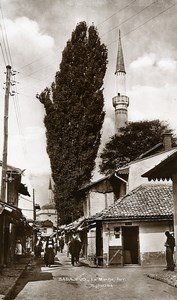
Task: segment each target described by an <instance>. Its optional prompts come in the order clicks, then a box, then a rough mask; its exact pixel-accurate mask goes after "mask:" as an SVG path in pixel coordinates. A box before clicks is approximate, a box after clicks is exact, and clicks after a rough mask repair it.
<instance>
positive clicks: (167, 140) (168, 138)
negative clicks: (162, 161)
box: [162, 132, 172, 151]
mask: <svg viewBox="0 0 177 300" xmlns="http://www.w3.org/2000/svg"><path fill="white" fill-rule="evenodd" d="M162 136H163V147H164V150H165V151H166V150H170V149H171V148H172V133H169V132H166V133H164V134H163V135H162Z"/></svg>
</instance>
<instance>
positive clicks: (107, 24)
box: [0, 0, 177, 213]
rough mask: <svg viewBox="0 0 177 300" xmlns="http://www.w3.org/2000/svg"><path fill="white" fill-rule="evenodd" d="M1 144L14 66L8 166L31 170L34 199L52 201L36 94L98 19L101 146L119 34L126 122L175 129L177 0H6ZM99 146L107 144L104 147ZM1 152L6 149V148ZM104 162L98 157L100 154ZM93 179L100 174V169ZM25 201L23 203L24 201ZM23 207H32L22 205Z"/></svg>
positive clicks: (110, 130) (109, 127)
mask: <svg viewBox="0 0 177 300" xmlns="http://www.w3.org/2000/svg"><path fill="white" fill-rule="evenodd" d="M0 3H1V11H0V26H1V27H0V30H1V35H0V43H1V48H0V97H1V101H0V122H1V123H2V124H1V126H0V149H2V147H3V146H2V145H3V114H4V108H3V107H4V93H5V90H4V84H3V83H4V82H5V76H6V75H5V73H4V72H5V71H6V65H8V64H9V65H11V66H12V70H13V71H15V72H13V74H15V75H13V76H12V77H11V79H12V81H15V86H12V87H11V90H12V91H15V96H10V99H9V122H8V123H9V130H8V132H9V133H8V164H10V165H13V166H15V167H18V168H21V169H22V170H23V169H26V171H25V172H24V176H23V177H22V182H23V183H25V184H27V186H28V189H29V192H30V194H31V198H28V199H27V198H26V199H21V204H20V205H21V207H22V208H24V207H25V208H26V209H28V208H29V212H30V208H31V202H30V201H32V194H33V190H34V191H35V201H36V202H37V203H39V204H44V203H46V202H47V201H48V182H49V178H50V176H51V171H50V161H49V158H48V155H47V152H46V136H45V126H44V124H43V119H44V116H45V111H44V107H43V105H42V104H41V103H40V102H39V101H38V99H36V94H37V93H39V94H40V93H41V92H42V91H43V90H44V88H45V87H46V86H48V87H50V85H51V83H52V82H53V80H54V76H55V73H56V72H57V71H58V70H59V65H60V62H61V59H62V51H63V50H64V48H65V46H66V43H67V41H68V40H69V39H70V37H71V33H72V31H73V30H74V29H75V28H76V25H77V24H78V23H79V22H81V21H85V22H86V23H87V25H88V26H90V25H92V24H94V25H95V26H96V27H97V30H98V34H99V36H100V38H101V42H103V43H104V44H105V45H106V47H107V49H108V65H107V71H106V75H105V79H104V86H103V88H104V101H105V107H104V109H105V112H106V116H105V120H104V124H103V128H102V144H101V148H100V149H102V148H103V146H104V144H105V142H108V141H109V138H110V137H111V136H112V135H113V134H114V132H115V131H114V122H115V118H114V108H113V106H112V98H113V97H114V96H116V76H115V74H114V72H115V67H116V57H117V47H118V32H119V29H120V31H121V37H122V47H123V53H124V62H125V69H126V94H127V96H128V97H129V102H130V104H129V107H128V120H129V121H140V120H152V119H160V120H161V121H167V122H168V123H169V125H170V127H171V128H173V129H174V130H175V132H176V133H177V118H176V108H177V33H176V32H177V30H176V14H177V0H171V1H166V0H156V1H155V0H154V1H153V0H134V1H133V0H89V1H88V0H1V1H0ZM100 151H101V150H100ZM0 153H1V150H0ZM97 161H98V160H97ZM93 175H94V176H93V179H94V180H96V179H98V178H99V177H100V174H99V173H98V169H97V168H96V171H95V172H94V173H93ZM23 200H24V201H23ZM24 213H27V212H26V211H25V210H24Z"/></svg>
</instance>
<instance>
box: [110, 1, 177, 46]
mask: <svg viewBox="0 0 177 300" xmlns="http://www.w3.org/2000/svg"><path fill="white" fill-rule="evenodd" d="M176 5H177V3H175V4H173V5H171V6H170V7H168V8H167V9H165V10H163V11H161V12H160V13H158V14H157V15H155V16H154V17H152V18H150V19H148V20H147V21H145V22H144V23H142V24H140V25H139V26H137V27H135V28H134V29H132V30H130V31H129V32H127V33H126V34H124V35H123V36H122V38H124V37H125V36H127V35H128V34H130V33H132V32H134V31H136V30H137V29H139V28H140V27H142V26H144V25H145V24H147V23H148V22H150V21H151V20H153V19H155V18H157V17H158V16H159V15H161V14H163V13H164V12H166V11H168V10H169V9H171V8H172V7H174V6H176ZM117 41H118V39H116V40H114V41H113V42H111V43H109V44H107V46H110V45H112V44H113V43H115V42H117Z"/></svg>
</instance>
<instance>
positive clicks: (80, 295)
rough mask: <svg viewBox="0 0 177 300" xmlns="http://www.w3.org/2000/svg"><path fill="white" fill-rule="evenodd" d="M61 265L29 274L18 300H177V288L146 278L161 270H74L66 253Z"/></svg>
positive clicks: (138, 268) (57, 264)
mask: <svg viewBox="0 0 177 300" xmlns="http://www.w3.org/2000/svg"><path fill="white" fill-rule="evenodd" d="M58 258H59V261H56V263H55V265H54V266H51V267H50V268H48V267H45V266H44V264H43V265H41V267H40V266H39V265H38V266H37V267H36V268H35V269H34V270H33V271H31V272H30V277H29V278H28V276H29V275H28V276H27V278H28V280H26V284H25V285H24V286H23V288H22V289H21V291H20V292H19V293H18V295H17V296H16V297H15V298H13V297H11V299H16V300H32V299H34V298H35V299H38V300H47V299H52V300H55V299H57V300H58V299H59V300H69V299H70V298H71V297H72V300H76V299H82V300H83V299H84V300H88V299H92V298H94V297H95V298H96V299H98V300H99V299H100V300H101V299H105V300H106V299H108V298H109V299H112V300H117V299H120V300H123V299H124V300H129V299H133V300H142V299H144V300H146V299H148V300H149V299H156V300H158V299H161V300H166V299H168V300H173V299H176V288H175V287H172V286H170V285H168V284H166V283H163V282H161V281H157V280H154V279H151V278H149V277H148V276H147V275H148V274H150V273H151V274H152V273H158V271H161V270H162V268H161V267H158V268H153V267H151V268H150V267H146V268H141V267H139V266H137V267H136V266H132V267H124V268H119V267H108V268H102V267H97V268H96V267H95V268H93V267H92V268H89V267H87V266H75V267H73V266H71V263H70V258H69V257H67V256H66V253H62V254H61V253H60V254H59V255H58Z"/></svg>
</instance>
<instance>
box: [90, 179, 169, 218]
mask: <svg viewBox="0 0 177 300" xmlns="http://www.w3.org/2000/svg"><path fill="white" fill-rule="evenodd" d="M172 215H173V192H172V186H171V185H169V184H154V185H152V184H143V185H141V186H139V187H138V188H136V189H134V190H132V191H131V192H130V193H128V194H127V195H125V196H124V197H122V198H121V199H119V200H117V201H116V202H115V203H114V204H113V205H111V206H110V207H109V208H108V209H105V210H103V211H102V212H101V213H100V214H97V215H96V216H95V218H94V219H107V218H111V219H112V218H118V219H157V218H171V217H172Z"/></svg>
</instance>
